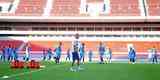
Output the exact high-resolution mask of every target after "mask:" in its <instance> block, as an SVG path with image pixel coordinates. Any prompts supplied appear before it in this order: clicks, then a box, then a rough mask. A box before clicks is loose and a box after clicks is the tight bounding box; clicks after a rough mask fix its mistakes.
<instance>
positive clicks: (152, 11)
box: [146, 0, 160, 16]
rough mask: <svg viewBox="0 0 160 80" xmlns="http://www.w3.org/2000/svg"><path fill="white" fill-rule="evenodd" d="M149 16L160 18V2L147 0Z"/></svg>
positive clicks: (158, 0)
mask: <svg viewBox="0 0 160 80" xmlns="http://www.w3.org/2000/svg"><path fill="white" fill-rule="evenodd" d="M146 1H147V9H148V16H160V0H146Z"/></svg>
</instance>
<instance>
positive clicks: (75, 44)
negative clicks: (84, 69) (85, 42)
mask: <svg viewBox="0 0 160 80" xmlns="http://www.w3.org/2000/svg"><path fill="white" fill-rule="evenodd" d="M72 44H73V46H72V49H73V52H72V59H73V61H72V67H71V68H70V70H71V71H76V70H80V58H79V46H80V41H79V34H76V35H75V40H74V41H73V43H72ZM76 60H77V67H78V68H77V69H74V68H73V67H74V64H75V61H76Z"/></svg>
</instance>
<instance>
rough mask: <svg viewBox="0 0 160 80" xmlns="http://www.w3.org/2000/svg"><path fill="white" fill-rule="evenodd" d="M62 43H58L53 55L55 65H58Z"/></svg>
mask: <svg viewBox="0 0 160 80" xmlns="http://www.w3.org/2000/svg"><path fill="white" fill-rule="evenodd" d="M61 46H62V43H61V42H60V43H59V46H58V47H57V48H56V49H55V53H56V63H57V64H60V58H61V54H62V48H61Z"/></svg>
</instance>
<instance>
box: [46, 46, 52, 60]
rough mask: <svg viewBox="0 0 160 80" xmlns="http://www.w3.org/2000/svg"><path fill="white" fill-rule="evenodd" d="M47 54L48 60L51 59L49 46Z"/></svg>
mask: <svg viewBox="0 0 160 80" xmlns="http://www.w3.org/2000/svg"><path fill="white" fill-rule="evenodd" d="M47 54H48V60H51V58H52V49H51V48H49V49H48V51H47Z"/></svg>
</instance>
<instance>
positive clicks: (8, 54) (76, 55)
mask: <svg viewBox="0 0 160 80" xmlns="http://www.w3.org/2000/svg"><path fill="white" fill-rule="evenodd" d="M25 48H26V49H25V55H24V57H23V60H25V61H29V60H30V53H31V52H30V51H31V48H30V45H29V44H27V45H26V47H25ZM98 51H99V60H100V64H104V63H106V62H107V63H111V59H112V51H111V49H110V48H109V47H106V46H104V45H103V43H102V42H100V43H99V48H98ZM85 53H86V52H85V44H84V43H81V42H80V40H79V34H76V35H75V39H74V40H73V42H72V48H71V49H68V50H67V56H66V61H67V60H69V61H72V67H71V70H72V71H74V70H75V69H74V67H73V66H74V64H75V61H77V65H78V68H76V70H77V69H78V70H79V69H81V68H80V66H79V65H80V63H84V59H85V58H84V57H85ZM156 53H157V51H156V48H151V49H149V54H148V58H149V61H150V62H152V63H154V62H156V63H157V62H158V61H157V54H156ZM61 54H62V43H61V42H60V43H59V45H58V46H57V47H56V48H55V50H54V55H53V54H52V49H48V50H45V49H44V50H43V60H51V59H52V57H53V58H54V59H55V62H56V63H57V64H59V63H60V58H61ZM0 58H1V60H3V61H5V60H6V58H7V60H8V61H12V60H18V48H12V47H11V46H10V45H9V47H4V48H3V50H2V55H0ZM71 58H72V60H71ZM88 58H89V62H92V58H93V51H92V50H89V53H88ZM128 58H129V62H131V63H133V64H134V63H135V61H136V51H135V49H134V48H133V47H129V52H128Z"/></svg>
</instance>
